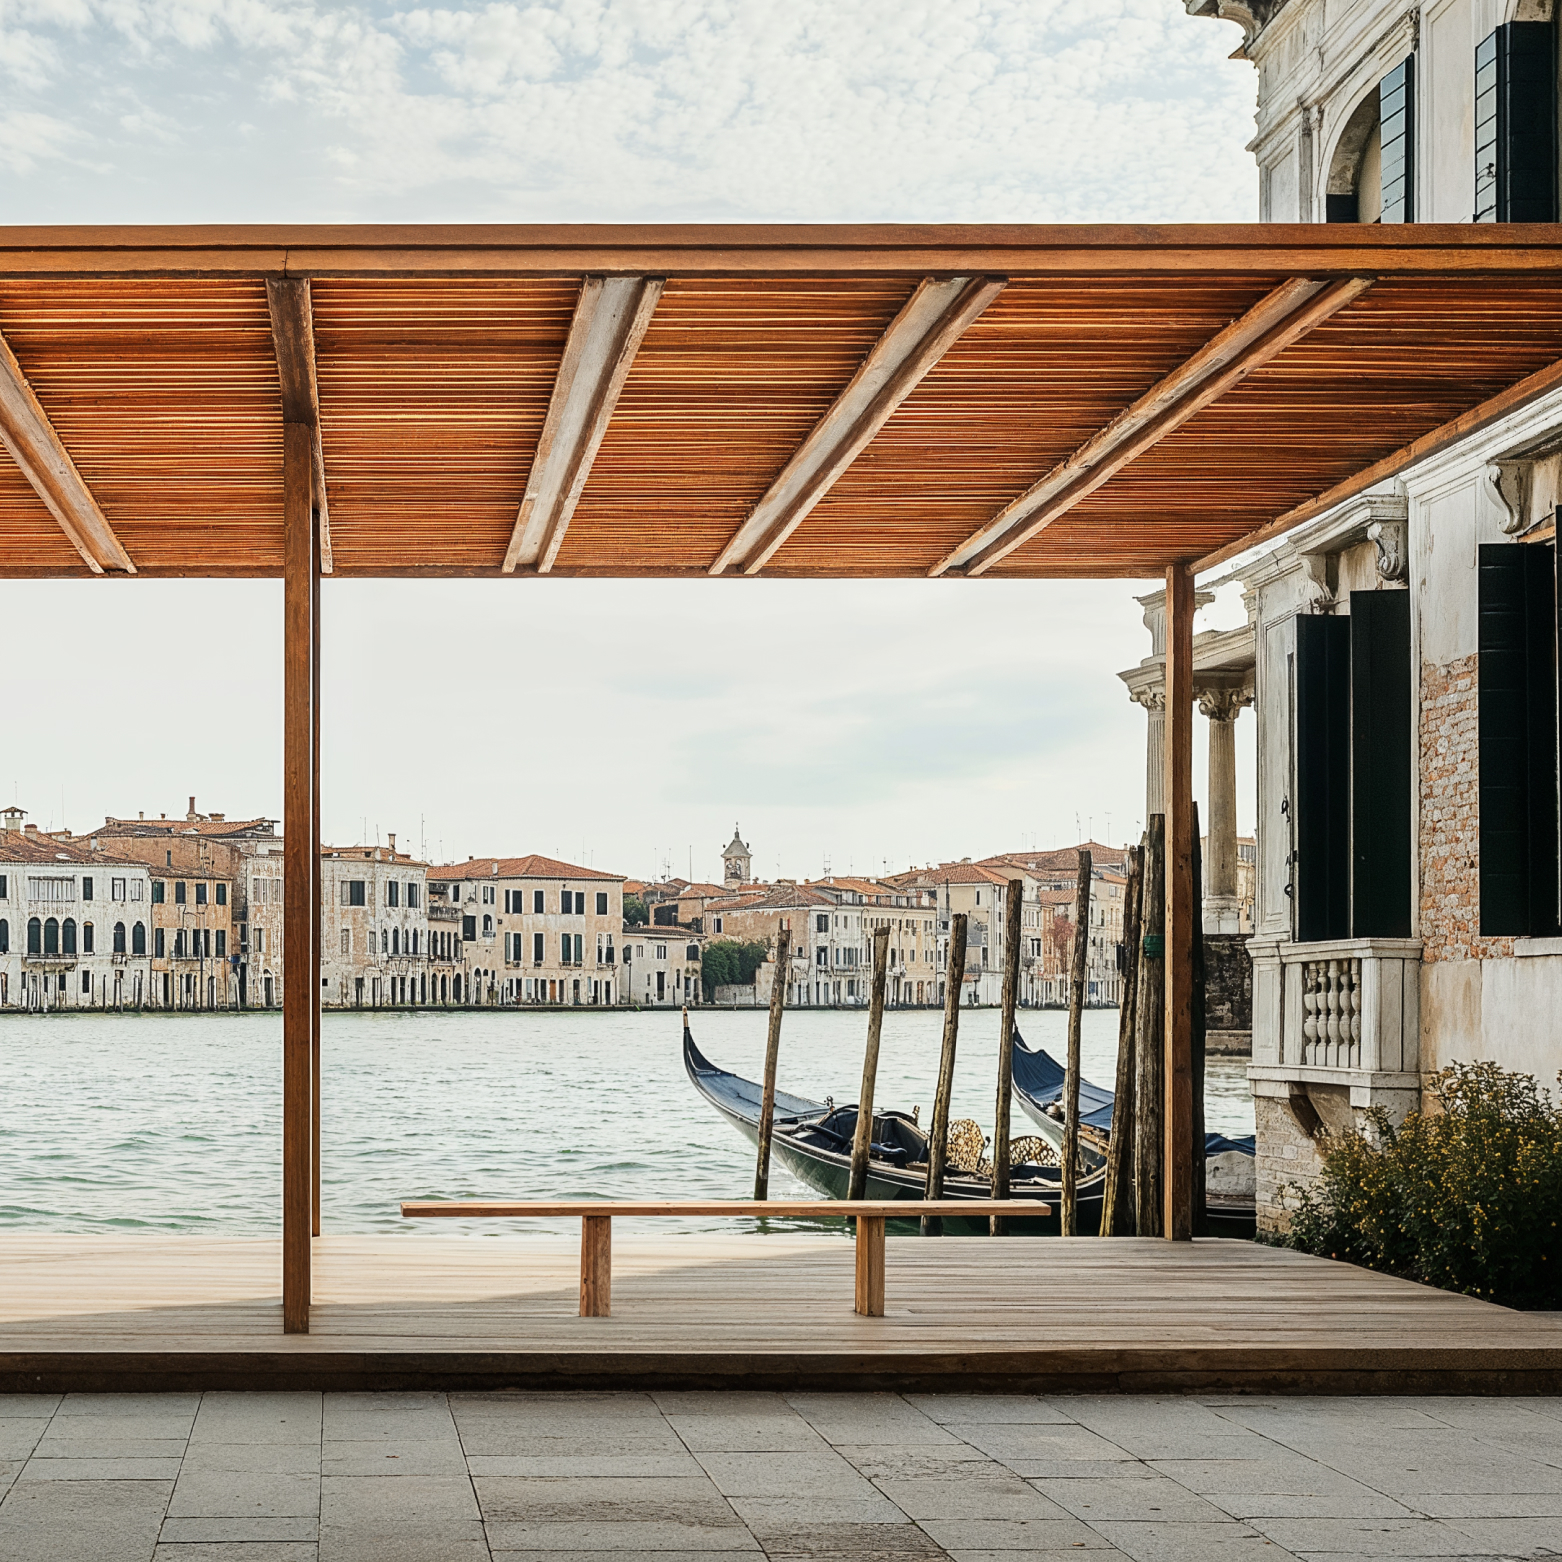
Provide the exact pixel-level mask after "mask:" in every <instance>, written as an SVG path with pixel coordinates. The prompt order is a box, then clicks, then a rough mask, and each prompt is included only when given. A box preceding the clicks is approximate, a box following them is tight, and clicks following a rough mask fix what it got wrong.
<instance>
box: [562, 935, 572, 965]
mask: <svg viewBox="0 0 1562 1562" xmlns="http://www.w3.org/2000/svg"><path fill="white" fill-rule="evenodd" d="M573 947H574V945H573V941H572V940H571V938H570V936H569V934H568V933H560V934H559V959H560V960H562V961H563V962H564V964H565V965H568V964H569V957H570V950H571V949H572V948H573Z"/></svg>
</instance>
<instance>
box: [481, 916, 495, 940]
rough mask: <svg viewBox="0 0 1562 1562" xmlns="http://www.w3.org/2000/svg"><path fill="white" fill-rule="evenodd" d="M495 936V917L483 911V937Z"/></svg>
mask: <svg viewBox="0 0 1562 1562" xmlns="http://www.w3.org/2000/svg"><path fill="white" fill-rule="evenodd" d="M493 936H494V919H493V918H492V917H491V916H489V914H488V913H487V912H486V911H485V912H484V913H483V937H484V938H492V937H493Z"/></svg>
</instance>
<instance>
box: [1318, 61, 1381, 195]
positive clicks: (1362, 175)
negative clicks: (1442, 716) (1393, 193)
mask: <svg viewBox="0 0 1562 1562" xmlns="http://www.w3.org/2000/svg"><path fill="white" fill-rule="evenodd" d="M1382 201H1383V129H1382V124H1381V119H1380V111H1379V98H1378V89H1377V88H1376V87H1373V89H1372V91H1371V92H1369V93H1368V94H1367V95H1366V97H1364V98H1363V99H1362V100H1361V102H1360V103H1358V104H1357V105H1356V108H1355V110H1354V112H1353V113H1352V114H1351V116H1350V118H1349V119H1347V120H1346V121H1345V128H1344V129H1343V130H1342V131H1341V132H1340V139H1339V140H1338V141H1336V142H1335V143H1334V155H1333V156H1332V157H1331V158H1330V159H1329V185H1328V190H1327V191H1326V193H1325V195H1324V206H1325V212H1324V217H1325V219H1326V220H1327V221H1329V222H1378V221H1380V220H1381V219H1382Z"/></svg>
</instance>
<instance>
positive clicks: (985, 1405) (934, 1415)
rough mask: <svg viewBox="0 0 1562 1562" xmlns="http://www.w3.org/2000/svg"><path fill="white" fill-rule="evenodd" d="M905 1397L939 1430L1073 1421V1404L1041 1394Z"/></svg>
mask: <svg viewBox="0 0 1562 1562" xmlns="http://www.w3.org/2000/svg"><path fill="white" fill-rule="evenodd" d="M902 1397H903V1398H904V1399H905V1401H906V1403H907V1404H909V1405H914V1406H915V1407H916V1408H917V1409H918V1410H920V1411H921V1412H922V1414H923V1415H925V1416H926V1417H927V1418H928V1419H929V1420H930V1421H936V1422H937V1423H938V1424H939V1425H940V1426H949V1425H951V1424H960V1423H963V1422H972V1421H992V1422H995V1423H998V1424H1000V1425H1005V1426H1013V1425H1017V1424H1018V1425H1026V1424H1032V1425H1034V1424H1036V1423H1044V1424H1056V1423H1057V1422H1060V1421H1072V1420H1074V1416H1073V1413H1072V1412H1071V1411H1070V1409H1069V1408H1068V1407H1069V1406H1070V1405H1072V1404H1073V1401H1072V1400H1065V1401H1059V1400H1052V1399H1045V1398H1043V1397H1042V1396H1041V1395H1040V1394H906V1395H903V1396H902Z"/></svg>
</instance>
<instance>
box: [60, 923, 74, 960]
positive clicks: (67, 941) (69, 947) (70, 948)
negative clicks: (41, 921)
mask: <svg viewBox="0 0 1562 1562" xmlns="http://www.w3.org/2000/svg"><path fill="white" fill-rule="evenodd" d="M60 953H61V954H62V955H73V954H75V953H76V919H75V918H74V917H66V919H65V920H64V921H63V922H62V923H61V924H60Z"/></svg>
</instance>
